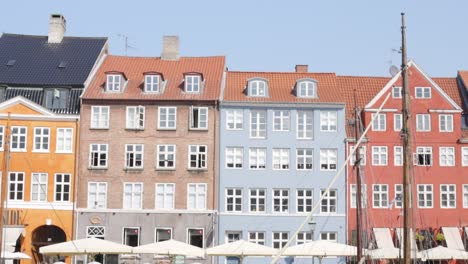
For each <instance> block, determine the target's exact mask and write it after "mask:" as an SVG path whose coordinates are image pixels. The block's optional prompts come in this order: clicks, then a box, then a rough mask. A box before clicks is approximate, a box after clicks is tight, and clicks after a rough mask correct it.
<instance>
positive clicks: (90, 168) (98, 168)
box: [88, 167, 108, 171]
mask: <svg viewBox="0 0 468 264" xmlns="http://www.w3.org/2000/svg"><path fill="white" fill-rule="evenodd" d="M107 169H108V168H107V167H88V170H97V171H100V170H107Z"/></svg>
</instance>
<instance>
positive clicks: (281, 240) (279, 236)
mask: <svg viewBox="0 0 468 264" xmlns="http://www.w3.org/2000/svg"><path fill="white" fill-rule="evenodd" d="M288 240H289V233H288V232H273V248H277V249H282V248H283V247H284V246H286V243H288Z"/></svg>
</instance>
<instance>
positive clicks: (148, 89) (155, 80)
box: [145, 74, 161, 93]
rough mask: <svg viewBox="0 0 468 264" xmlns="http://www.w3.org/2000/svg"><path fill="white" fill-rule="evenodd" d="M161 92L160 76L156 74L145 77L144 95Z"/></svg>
mask: <svg viewBox="0 0 468 264" xmlns="http://www.w3.org/2000/svg"><path fill="white" fill-rule="evenodd" d="M160 91H161V76H159V75H158V74H146V75H145V93H159V92H160Z"/></svg>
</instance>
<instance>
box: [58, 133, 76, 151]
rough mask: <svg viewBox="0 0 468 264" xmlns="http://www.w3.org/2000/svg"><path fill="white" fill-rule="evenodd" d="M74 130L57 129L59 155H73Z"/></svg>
mask: <svg viewBox="0 0 468 264" xmlns="http://www.w3.org/2000/svg"><path fill="white" fill-rule="evenodd" d="M72 146H73V128H57V145H56V152H57V153H72Z"/></svg>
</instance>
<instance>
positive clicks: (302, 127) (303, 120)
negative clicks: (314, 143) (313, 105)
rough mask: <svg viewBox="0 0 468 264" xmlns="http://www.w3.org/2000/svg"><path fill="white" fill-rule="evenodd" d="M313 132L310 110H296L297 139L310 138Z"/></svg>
mask: <svg viewBox="0 0 468 264" xmlns="http://www.w3.org/2000/svg"><path fill="white" fill-rule="evenodd" d="M312 133H313V113H312V111H297V135H296V136H297V139H311V138H312V135H313V134H312Z"/></svg>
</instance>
